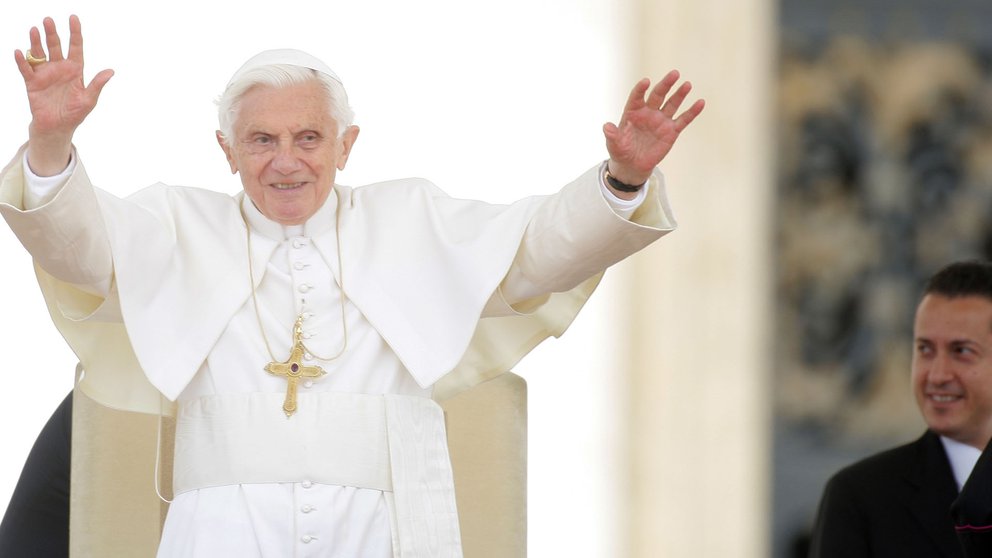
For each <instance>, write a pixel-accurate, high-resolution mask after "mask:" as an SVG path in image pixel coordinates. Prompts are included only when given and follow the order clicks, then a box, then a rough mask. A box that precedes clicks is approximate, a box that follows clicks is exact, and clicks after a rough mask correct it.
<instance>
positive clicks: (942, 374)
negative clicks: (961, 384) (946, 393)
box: [927, 355, 954, 385]
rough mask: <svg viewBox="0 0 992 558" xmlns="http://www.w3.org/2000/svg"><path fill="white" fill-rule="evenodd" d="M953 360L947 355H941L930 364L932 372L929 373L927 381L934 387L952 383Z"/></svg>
mask: <svg viewBox="0 0 992 558" xmlns="http://www.w3.org/2000/svg"><path fill="white" fill-rule="evenodd" d="M952 366H953V365H952V363H951V359H950V358H949V357H947V356H946V355H940V356H938V357H937V358H935V359H933V361H932V362H931V363H930V370H928V371H927V381H928V382H929V383H931V384H934V385H940V384H944V383H947V382H949V381H951V380H952V379H953V378H954V373H953V371H952Z"/></svg>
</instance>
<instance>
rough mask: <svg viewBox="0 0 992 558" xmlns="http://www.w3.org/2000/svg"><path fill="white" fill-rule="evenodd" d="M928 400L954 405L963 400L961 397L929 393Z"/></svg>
mask: <svg viewBox="0 0 992 558" xmlns="http://www.w3.org/2000/svg"><path fill="white" fill-rule="evenodd" d="M927 398H928V399H930V400H931V401H933V402H934V403H953V402H955V401H958V400H960V399H963V396H961V395H950V394H946V393H928V394H927Z"/></svg>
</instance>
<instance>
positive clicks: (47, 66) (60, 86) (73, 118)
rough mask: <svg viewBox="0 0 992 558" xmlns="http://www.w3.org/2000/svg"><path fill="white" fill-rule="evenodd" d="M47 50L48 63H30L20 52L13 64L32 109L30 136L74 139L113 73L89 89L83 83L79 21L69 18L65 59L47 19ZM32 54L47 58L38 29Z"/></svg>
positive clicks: (103, 74)
mask: <svg viewBox="0 0 992 558" xmlns="http://www.w3.org/2000/svg"><path fill="white" fill-rule="evenodd" d="M44 28H45V46H46V47H47V50H48V59H47V61H45V62H41V63H30V62H28V60H27V59H26V58H25V54H24V53H22V52H20V51H17V52H15V53H14V60H15V62H17V67H18V69H19V70H20V72H21V76H22V77H23V78H24V85H25V88H26V89H27V94H28V104H29V106H30V108H31V117H32V120H31V133H32V134H33V135H40V136H47V135H56V136H67V137H69V138H71V136H72V134H73V132H74V131H75V130H76V128H77V127H78V126H79V125H80V124H81V123H82V122H83V120H84V119H85V118H86V116H87V115H89V114H90V112H92V111H93V108H94V107H95V106H96V103H97V99H98V98H99V96H100V92H101V91H102V90H103V87H104V85H106V84H107V81H109V80H110V78H111V76H113V71H111V70H103V71H102V72H100V73H98V74H97V75H96V76H94V78H93V80H92V81H91V82H90V84H89V86H86V85H84V83H83V36H82V32H81V27H80V23H79V18H77V17H76V16H71V17H70V18H69V51H68V54H67V56H63V55H62V45H61V41H60V39H59V35H58V32H57V31H56V29H55V22H54V21H53V20H52V19H51V18H45V21H44ZM30 36H31V48H30V53H31V55H32V57H34V58H44V57H45V48H43V47H42V44H41V33H40V31H39V30H38V28H37V27H33V28H32V29H31V32H30Z"/></svg>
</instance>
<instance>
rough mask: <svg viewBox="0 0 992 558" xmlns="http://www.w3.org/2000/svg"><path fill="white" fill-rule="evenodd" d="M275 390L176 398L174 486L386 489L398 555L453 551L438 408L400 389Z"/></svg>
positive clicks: (450, 491) (456, 541)
mask: <svg viewBox="0 0 992 558" xmlns="http://www.w3.org/2000/svg"><path fill="white" fill-rule="evenodd" d="M283 398H284V395H283V394H281V393H250V394H240V395H226V396H211V397H202V398H199V399H196V400H193V401H189V402H185V403H182V404H180V405H179V412H178V418H177V423H176V452H175V464H174V471H173V474H174V477H173V487H174V489H175V493H176V494H181V493H183V492H187V491H190V490H196V489H201V488H210V487H214V486H224V485H231V484H255V483H276V482H303V481H312V482H317V483H322V484H331V485H338V486H355V487H361V488H370V489H375V490H381V491H383V492H387V493H388V492H391V493H392V498H391V500H392V501H393V502H394V504H395V514H396V517H395V521H396V528H397V531H398V532H397V533H396V536H395V538H396V539H398V541H399V547H400V548H399V549H398V551H397V549H394V551H396V553H397V555H399V556H402V557H408V556H431V557H454V558H458V557H461V555H462V553H461V536H460V533H459V528H458V511H457V508H456V506H455V489H454V480H453V477H452V473H451V461H450V459H449V457H448V445H447V436H446V434H445V428H444V412H443V411H442V409H441V407H440V406H438V404H437V403H435V402H434V401H432V400H430V399H427V398H424V397H411V396H404V395H389V394H387V395H364V394H348V393H302V394H299V395H298V396H297V400H298V410H297V411H296V413H295V414H294V415H293V416H292V417H291V418H288V419H287V418H286V415H285V414H284V413H283V411H282V403H283Z"/></svg>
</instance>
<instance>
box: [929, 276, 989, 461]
mask: <svg viewBox="0 0 992 558" xmlns="http://www.w3.org/2000/svg"><path fill="white" fill-rule="evenodd" d="M913 329H914V337H915V349H914V351H913V376H912V383H913V394H914V395H915V396H916V404H917V405H918V406H919V407H920V412H922V413H923V418H924V420H925V421H926V423H927V426H929V427H930V429H931V430H933V431H934V432H936V433H938V434H940V435H943V436H947V437H948V438H951V439H953V440H956V441H958V442H961V443H964V444H969V445H971V446H974V447H976V448H978V449H984V447H985V445H986V444H987V443H988V441H989V437H990V436H992V301H990V300H989V299H987V298H985V297H982V296H961V297H954V298H948V297H945V296H942V295H939V294H935V293H931V294H928V295H926V296H925V297H923V300H922V301H921V302H920V306H919V307H918V308H917V310H916V321H915V323H914V326H913Z"/></svg>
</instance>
